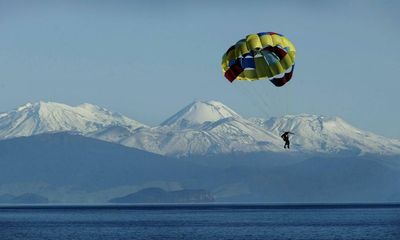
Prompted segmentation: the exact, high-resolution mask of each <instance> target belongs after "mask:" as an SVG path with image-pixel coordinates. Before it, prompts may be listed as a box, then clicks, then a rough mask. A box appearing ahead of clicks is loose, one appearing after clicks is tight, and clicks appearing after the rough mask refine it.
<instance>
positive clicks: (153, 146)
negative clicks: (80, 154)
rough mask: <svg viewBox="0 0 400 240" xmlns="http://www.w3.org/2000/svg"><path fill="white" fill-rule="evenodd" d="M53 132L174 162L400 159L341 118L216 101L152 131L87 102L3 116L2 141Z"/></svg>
mask: <svg viewBox="0 0 400 240" xmlns="http://www.w3.org/2000/svg"><path fill="white" fill-rule="evenodd" d="M284 131H291V132H294V133H295V135H294V136H292V139H291V141H292V148H291V150H290V151H287V150H285V149H283V147H282V146H283V142H282V139H281V138H280V134H282V133H283V132H284ZM54 132H74V133H76V134H80V135H83V136H87V137H92V138H96V139H100V140H104V141H109V142H114V143H118V144H122V145H124V146H127V147H133V148H137V149H141V150H145V151H148V152H152V153H157V154H161V155H167V156H173V157H184V156H192V155H210V154H228V153H234V152H245V153H249V152H269V153H288V154H299V153H301V154H311V155H312V154H347V155H349V154H350V155H366V154H378V155H399V154H400V140H398V139H390V138H385V137H383V136H379V135H377V134H373V133H371V132H368V131H364V130H361V129H358V128H356V127H353V126H351V125H350V124H349V123H347V122H346V121H344V120H343V119H341V118H339V117H329V116H318V115H311V114H299V115H286V116H282V117H272V118H269V119H261V118H245V117H243V116H241V115H240V114H238V113H236V112H235V111H234V110H232V109H231V108H229V107H227V106H225V105H224V104H222V103H221V102H218V101H195V102H193V103H191V104H189V105H187V106H185V107H184V108H183V109H181V110H180V111H178V112H177V113H176V114H173V115H172V116H171V117H169V118H168V119H166V120H165V121H163V122H162V123H161V124H160V125H158V126H152V127H151V126H148V125H146V124H143V123H140V122H138V121H136V120H133V119H131V118H129V117H126V116H123V115H121V114H119V113H114V112H112V111H109V110H107V109H104V108H101V107H98V106H95V105H92V104H88V103H85V104H81V105H78V106H75V107H72V106H68V105H66V104H61V103H53V102H37V103H33V104H31V103H28V104H25V105H23V106H20V107H18V108H16V109H14V110H11V111H9V112H5V113H0V139H8V138H14V137H19V136H32V135H36V134H41V133H54Z"/></svg>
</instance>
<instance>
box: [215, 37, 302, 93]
mask: <svg viewBox="0 0 400 240" xmlns="http://www.w3.org/2000/svg"><path fill="white" fill-rule="evenodd" d="M295 57H296V49H295V47H294V45H293V44H292V43H291V42H290V40H289V39H287V38H286V37H284V36H283V35H281V34H279V33H274V32H261V33H257V34H249V35H247V36H246V38H244V39H241V40H239V41H238V42H237V43H236V44H235V45H233V46H231V47H230V48H229V49H228V50H227V51H226V53H225V54H224V55H223V57H222V63H221V67H222V71H223V72H224V75H225V77H226V78H227V79H228V80H229V81H230V82H233V81H234V80H250V81H253V80H260V79H269V80H270V81H271V82H272V83H273V84H274V85H275V86H277V87H280V86H283V85H284V84H285V83H287V82H288V81H289V80H290V79H291V78H292V75H293V70H294V65H295Z"/></svg>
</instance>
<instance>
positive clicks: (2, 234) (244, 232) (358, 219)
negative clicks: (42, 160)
mask: <svg viewBox="0 0 400 240" xmlns="http://www.w3.org/2000/svg"><path fill="white" fill-rule="evenodd" d="M0 239H1V240H9V239H10V240H11V239H24V240H33V239H35V240H36V239H37V240H39V239H40V240H42V239H61V240H80V239H82V240H83V239H84V240H92V239H93V240H94V239H96V240H98V239H207V240H209V239H268V240H273V239H304V240H313V239H316V240H324V239H360V240H370V239H377V240H378V239H379V240H385V239H388V240H391V239H393V240H399V239H400V205H397V204H381V205H379V204H378V205H376V204H342V205H310V204H305V205H264V204H212V205H206V204H205V205H202V204H200V205H196V204H195V205H103V206H74V205H72V206H71V205H70V206H0Z"/></svg>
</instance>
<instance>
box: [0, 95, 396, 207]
mask: <svg viewBox="0 0 400 240" xmlns="http://www.w3.org/2000/svg"><path fill="white" fill-rule="evenodd" d="M286 130H290V131H292V132H294V133H295V135H294V136H293V137H292V143H293V148H292V149H291V150H290V151H288V150H285V149H283V142H282V140H281V139H280V137H279V135H280V134H281V132H282V131H286ZM399 153H400V143H399V140H396V139H389V138H385V137H382V136H378V135H376V134H373V133H370V132H367V131H363V130H360V129H357V128H355V127H353V126H351V125H350V124H348V123H346V122H345V121H344V120H343V119H341V118H338V117H327V116H316V115H310V114H300V115H287V116H283V117H279V118H270V119H260V118H245V117H243V116H241V115H239V114H238V113H236V112H235V111H233V110H232V109H230V108H229V107H227V106H225V105H223V104H222V103H220V102H217V101H207V102H199V101H197V102H193V103H191V104H189V105H188V106H186V107H184V108H183V109H182V110H180V111H178V112H177V113H176V114H173V115H172V116H171V117H170V118H168V119H167V120H165V121H163V122H162V123H161V124H160V125H158V126H152V127H151V126H148V125H146V124H143V123H140V122H138V121H135V120H133V119H130V118H128V117H126V116H123V115H121V114H118V113H113V112H111V111H109V110H106V109H104V108H101V107H98V106H95V105H91V104H82V105H79V106H76V107H71V106H68V105H65V104H60V103H46V102H39V103H34V104H26V105H24V106H22V107H19V108H17V109H15V110H12V111H10V112H6V113H1V114H0V196H4V199H5V200H6V201H5V202H10V201H11V200H12V199H14V198H11V196H40V198H41V199H47V200H48V201H49V202H50V203H106V202H108V201H111V200H112V199H120V198H124V197H126V196H129V199H130V197H131V196H132V197H133V196H138V195H140V194H139V193H140V191H141V190H143V189H148V188H157V189H162V191H166V192H179V191H182V190H185V189H186V190H187V189H203V190H204V191H207V192H208V193H209V194H208V196H209V197H210V198H213V199H215V201H217V202H325V203H326V202H387V201H400V191H399V189H398V186H399V184H400V162H399V157H400V154H399ZM135 193H138V194H135ZM10 199H11V200H10ZM29 199H30V200H29ZM32 199H36V198H34V197H32V198H26V197H24V202H26V201H28V200H29V201H31V200H32ZM47 200H46V201H47ZM130 200H131V199H130ZM130 200H129V201H130ZM35 201H36V200H35ZM152 201H153V200H152ZM160 201H161V200H160ZM168 201H169V200H168ZM17 202H18V201H17ZM20 202H21V201H20Z"/></svg>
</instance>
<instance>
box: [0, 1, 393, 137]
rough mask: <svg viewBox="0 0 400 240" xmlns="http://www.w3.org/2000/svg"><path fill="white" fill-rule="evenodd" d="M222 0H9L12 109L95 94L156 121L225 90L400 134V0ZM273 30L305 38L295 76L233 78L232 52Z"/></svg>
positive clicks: (6, 95) (5, 46)
mask: <svg viewBox="0 0 400 240" xmlns="http://www.w3.org/2000/svg"><path fill="white" fill-rule="evenodd" d="M144 2H145V3H144ZM216 2H217V1H11V0H10V1H0V111H8V110H10V109H13V108H15V107H17V106H19V105H21V104H24V103H26V102H35V101H39V100H44V101H55V102H63V103H67V104H70V105H76V104H79V103H83V102H89V103H93V104H97V105H100V106H103V107H106V108H109V109H110V110H114V111H118V112H120V113H122V114H125V115H127V116H129V117H132V118H134V119H136V120H139V121H141V122H144V123H147V124H151V125H155V124H157V123H159V122H162V121H163V120H165V119H166V118H167V117H169V116H170V115H172V114H173V113H175V112H176V111H177V110H179V109H180V108H182V107H183V106H185V105H187V104H189V103H190V102H192V101H193V100H211V99H213V100H219V101H221V102H223V103H225V104H226V105H228V106H230V107H231V108H233V109H234V110H236V111H237V112H238V113H240V114H242V115H244V116H259V117H268V116H279V115H282V114H286V113H290V114H295V113H312V114H324V115H334V116H340V117H342V118H344V119H345V120H347V121H348V122H350V123H351V124H353V125H355V126H357V127H359V128H362V129H366V130H370V131H373V132H376V133H379V134H383V135H385V136H389V137H396V138H400V126H399V122H400V110H399V106H398V104H399V102H400V101H399V100H400V95H399V90H400V77H399V76H398V75H399V70H400V57H399V53H400V44H399V39H400V28H399V27H398V24H399V22H400V15H399V14H398V12H399V11H400V3H399V2H400V1H218V2H217V3H216ZM262 31H274V32H279V33H282V34H284V35H286V36H287V37H288V38H289V39H291V40H292V42H293V43H294V44H295V45H296V47H297V59H296V69H295V74H294V77H293V79H292V81H291V82H290V83H289V84H288V85H287V87H286V88H275V87H274V86H273V85H272V84H271V83H269V82H266V81H265V82H263V83H262V84H261V85H255V84H251V83H250V84H251V86H250V84H246V86H244V84H241V85H239V84H235V83H233V84H230V83H229V82H228V81H227V80H225V78H224V77H223V75H222V72H221V70H220V60H221V56H222V54H223V53H224V52H225V51H226V49H227V48H228V47H229V46H230V45H232V44H234V43H235V42H236V41H237V40H239V39H240V38H242V37H244V36H245V35H246V34H248V33H256V32H262ZM257 84H258V83H257ZM242 86H243V87H242ZM254 86H255V87H254ZM253 93H254V94H255V95H256V96H255V97H252V96H253V95H252V94H253ZM264 93H265V95H263V94H264ZM260 97H261V98H263V99H265V100H267V101H268V104H267V105H261V106H259V105H258V103H261V100H260Z"/></svg>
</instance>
